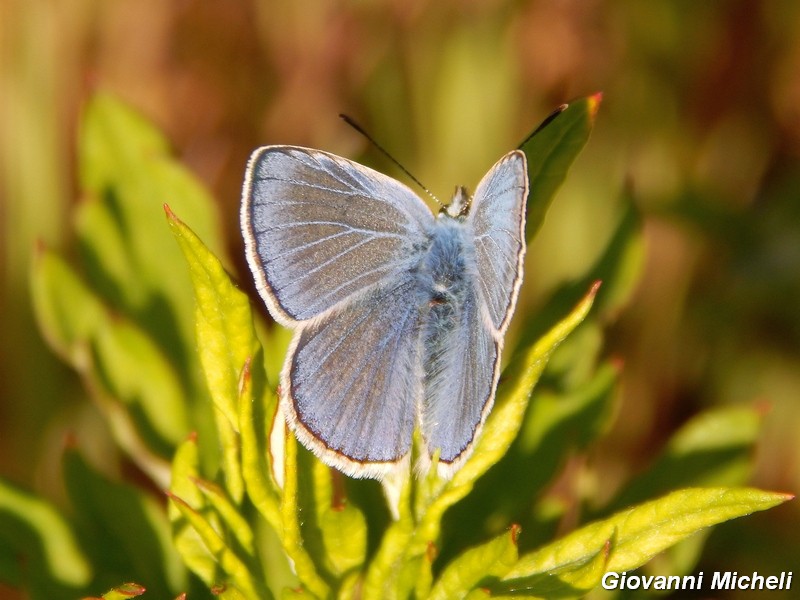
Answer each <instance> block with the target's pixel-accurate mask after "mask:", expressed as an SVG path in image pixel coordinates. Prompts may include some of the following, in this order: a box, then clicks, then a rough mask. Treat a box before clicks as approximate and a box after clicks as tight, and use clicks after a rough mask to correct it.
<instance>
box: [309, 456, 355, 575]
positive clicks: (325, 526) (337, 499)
mask: <svg viewBox="0 0 800 600" xmlns="http://www.w3.org/2000/svg"><path fill="white" fill-rule="evenodd" d="M309 454H310V453H309ZM312 456H313V455H311V456H309V457H312ZM311 476H312V477H313V481H312V483H313V486H312V491H311V493H312V494H313V496H314V498H313V506H312V507H311V510H313V513H314V523H311V524H310V523H308V522H306V523H304V525H309V524H310V525H311V526H312V527H315V528H317V529H318V531H319V538H320V543H321V548H320V549H319V550H320V555H319V559H318V560H317V562H321V563H322V565H323V567H324V568H325V570H326V571H328V572H329V573H331V575H332V576H333V577H334V578H335V579H337V580H340V579H341V578H342V577H343V576H345V575H346V574H348V573H349V572H351V571H356V570H357V569H359V568H360V567H361V565H363V564H364V559H365V557H366V553H367V522H366V519H365V518H364V515H363V513H362V512H361V511H360V510H358V508H356V507H355V506H353V505H352V504H351V503H349V502H348V501H347V498H346V497H345V495H344V481H343V477H344V475H342V474H341V473H339V472H338V471H336V470H335V469H332V468H330V467H328V466H327V465H324V464H323V463H321V462H320V461H319V460H316V458H313V463H312V467H311ZM308 520H309V519H306V521H308ZM306 539H308V538H307V536H306ZM308 545H310V544H308ZM320 559H321V560H320Z"/></svg>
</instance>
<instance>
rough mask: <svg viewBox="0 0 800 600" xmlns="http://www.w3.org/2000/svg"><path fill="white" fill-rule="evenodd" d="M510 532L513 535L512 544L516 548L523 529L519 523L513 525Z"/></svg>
mask: <svg viewBox="0 0 800 600" xmlns="http://www.w3.org/2000/svg"><path fill="white" fill-rule="evenodd" d="M509 532H510V533H511V543H512V544H514V545H515V546H516V545H517V540H519V534H520V533H522V527H520V526H519V525H518V524H517V523H512V524H511V527H510V528H509Z"/></svg>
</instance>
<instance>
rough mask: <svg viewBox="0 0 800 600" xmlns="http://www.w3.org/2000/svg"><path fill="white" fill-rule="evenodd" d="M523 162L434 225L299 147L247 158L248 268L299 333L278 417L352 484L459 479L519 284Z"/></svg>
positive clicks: (374, 175)
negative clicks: (434, 475)
mask: <svg viewBox="0 0 800 600" xmlns="http://www.w3.org/2000/svg"><path fill="white" fill-rule="evenodd" d="M527 195H528V176H527V165H526V159H525V154H524V153H523V152H521V151H519V150H514V151H512V152H509V153H508V154H506V155H505V156H503V157H502V158H501V159H500V160H499V161H498V162H497V163H496V164H495V165H494V166H493V167H492V168H491V169H489V171H488V173H487V174H486V175H485V176H484V177H483V179H482V180H481V182H480V183H479V184H478V186H477V188H476V191H475V194H474V196H472V197H470V196H469V194H468V193H467V191H466V189H465V188H463V187H459V188H456V192H455V194H454V196H453V200H452V201H451V203H450V204H449V205H447V206H446V207H444V208H443V209H442V210H441V211H440V212H439V214H438V215H436V216H434V214H433V213H432V212H431V211H430V209H429V208H428V207H427V206H426V205H425V203H424V202H423V201H422V200H421V199H420V198H419V196H417V195H416V194H415V193H414V192H412V191H411V190H410V189H409V188H408V187H407V186H405V185H404V184H402V183H400V182H399V181H397V180H395V179H392V178H391V177H388V176H387V175H384V174H382V173H379V172H377V171H374V170H372V169H370V168H368V167H365V166H363V165H360V164H358V163H356V162H353V161H351V160H348V159H346V158H342V157H339V156H336V155H334V154H330V153H327V152H323V151H320V150H313V149H308V148H301V147H297V146H264V147H262V148H259V149H257V150H256V151H255V152H253V154H252V156H251V157H250V160H249V163H248V166H247V171H246V175H245V182H244V187H243V194H242V196H243V199H242V205H241V215H240V217H241V228H242V234H243V237H244V242H245V250H246V254H247V261H248V264H249V266H250V269H251V271H252V273H253V276H254V278H255V282H256V286H257V288H258V291H259V293H260V295H261V297H262V298H263V300H264V302H265V303H266V305H267V308H268V310H269V312H270V314H271V315H272V316H273V318H274V319H275V320H276V321H277V322H278V323H280V324H282V325H284V326H286V327H289V328H291V329H293V330H294V335H293V338H292V342H291V344H290V346H289V350H288V353H287V356H286V359H285V362H284V365H283V369H282V371H281V376H280V390H281V392H280V394H281V398H280V406H281V409H282V412H283V413H284V415H285V417H286V420H287V423H288V424H289V426H290V428H291V429H292V430H294V432H295V434H296V436H297V438H298V439H299V440H300V441H301V442H302V443H303V445H305V446H306V447H307V448H308V449H310V450H311V451H312V452H314V454H316V455H317V456H318V457H319V458H320V459H321V460H322V461H323V462H325V463H326V464H328V465H330V466H333V467H335V468H337V469H339V470H341V471H343V472H344V473H346V474H348V475H350V476H353V477H370V478H376V479H382V478H383V477H385V476H386V475H388V474H389V473H391V472H392V471H393V470H394V469H397V468H401V467H404V466H407V465H408V461H409V456H410V453H411V448H412V439H413V434H414V430H415V428H417V429H418V431H419V433H420V439H421V440H422V444H421V446H422V448H423V450H422V451H421V452H420V454H421V460H420V462H422V463H426V464H422V466H421V468H423V469H425V468H427V467H428V465H429V464H430V461H431V460H432V458H433V457H434V456H435V455H436V454H437V453H438V469H439V474H440V475H441V476H443V477H450V476H452V474H453V473H455V471H456V470H457V469H458V468H459V467H460V466H461V465H462V464H463V462H464V461H465V460H466V458H467V457H468V456H469V455H470V453H471V451H472V448H473V446H474V444H475V440H476V438H477V437H478V435H479V434H480V431H481V428H482V426H483V423H484V422H485V420H486V417H487V415H488V413H489V411H490V410H491V408H492V404H493V402H494V396H495V391H496V388H497V383H498V378H499V375H500V355H501V351H502V348H503V338H504V335H505V332H506V329H507V328H508V324H509V321H510V319H511V315H512V313H513V312H514V306H515V304H516V301H517V296H518V294H519V289H520V285H521V283H522V272H523V259H524V255H525V235H524V232H525V203H526V199H527Z"/></svg>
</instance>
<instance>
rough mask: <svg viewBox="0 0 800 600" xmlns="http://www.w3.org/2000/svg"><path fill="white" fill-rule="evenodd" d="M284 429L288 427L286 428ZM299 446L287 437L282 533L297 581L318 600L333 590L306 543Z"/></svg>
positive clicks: (282, 501)
mask: <svg viewBox="0 0 800 600" xmlns="http://www.w3.org/2000/svg"><path fill="white" fill-rule="evenodd" d="M284 427H286V426H285V425H284ZM297 454H298V444H297V440H296V439H295V437H294V435H292V434H291V433H288V434H287V436H286V444H285V446H284V483H283V496H282V498H281V525H282V527H281V531H282V541H283V546H284V548H285V549H286V553H287V554H288V555H289V558H291V560H292V562H293V563H294V568H295V571H296V573H297V578H298V579H299V580H300V583H301V584H302V585H303V586H304V587H306V588H307V589H308V591H309V592H311V593H312V594H314V595H315V596H317V597H319V598H325V597H327V596H328V595H329V593H330V586H329V585H328V584H327V583H326V582H325V580H324V579H323V578H322V577H321V576H320V574H319V572H318V571H317V565H316V564H315V563H314V560H313V559H312V557H311V555H310V554H309V552H308V549H307V548H306V547H305V542H304V539H303V532H302V525H301V519H302V518H303V516H302V515H301V514H300V506H301V502H300V490H299V488H300V477H301V474H300V469H299V463H298V457H297Z"/></svg>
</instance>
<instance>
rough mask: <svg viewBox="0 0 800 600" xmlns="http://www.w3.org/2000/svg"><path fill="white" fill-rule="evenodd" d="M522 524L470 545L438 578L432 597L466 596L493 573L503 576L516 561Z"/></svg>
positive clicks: (437, 599) (432, 599)
mask: <svg viewBox="0 0 800 600" xmlns="http://www.w3.org/2000/svg"><path fill="white" fill-rule="evenodd" d="M518 535H519V528H518V527H517V526H512V527H511V530H510V531H508V532H505V533H503V534H502V535H499V536H498V537H496V538H495V539H493V540H490V541H489V542H486V543H485V544H482V545H480V546H478V547H476V548H471V549H469V550H467V551H466V552H464V553H463V554H462V555H461V556H459V557H458V558H456V559H455V560H454V561H452V562H451V563H450V564H449V565H447V567H445V569H444V570H443V571H442V574H441V575H440V576H439V578H438V579H437V581H436V584H435V585H434V586H433V589H432V590H431V593H430V596H429V600H439V599H441V600H447V599H448V598H463V597H464V596H465V595H466V594H467V593H468V592H470V591H471V590H473V589H474V588H476V587H477V586H479V585H481V584H484V585H485V584H486V583H487V581H486V580H487V579H488V578H491V577H501V576H502V575H504V574H505V573H507V572H508V570H509V569H510V568H511V567H512V566H513V565H514V563H516V562H517V536H518Z"/></svg>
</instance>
